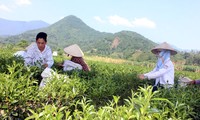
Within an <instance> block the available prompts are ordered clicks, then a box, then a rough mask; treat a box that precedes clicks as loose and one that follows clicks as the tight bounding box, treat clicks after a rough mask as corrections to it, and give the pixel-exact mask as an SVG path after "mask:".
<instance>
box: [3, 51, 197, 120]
mask: <svg viewBox="0 0 200 120" xmlns="http://www.w3.org/2000/svg"><path fill="white" fill-rule="evenodd" d="M12 54H13V51H12V49H11V48H7V49H5V48H4V49H0V64H1V69H0V86H1V87H0V118H1V119H18V120H20V119H21V120H22V119H26V120H29V119H36V120H43V119H45V120H62V119H63V120H65V119H69V120H70V119H79V120H80V119H84V120H86V119H87V120H90V119H94V120H95V119H96V120H104V119H105V120H108V119H109V120H110V119H111V120H118V119H120V120H125V119H130V120H156V119H157V120H162V119H163V120H166V119H169V120H170V119H171V120H178V119H180V120H185V119H200V113H199V110H200V104H199V103H200V89H199V87H198V86H188V87H185V88H180V87H179V86H178V85H176V86H175V87H174V88H172V89H170V90H165V89H160V90H159V91H157V92H154V93H152V92H151V90H152V87H151V86H150V85H151V84H153V81H148V80H144V81H141V80H139V79H138V78H137V75H138V74H139V73H144V72H147V71H149V70H151V69H152V68H149V67H144V66H143V67H141V66H140V65H131V64H130V63H121V64H117V63H106V62H103V61H101V62H100V61H93V60H88V61H87V62H88V64H89V66H90V67H91V71H90V72H87V73H86V72H81V71H72V72H63V71H62V69H60V68H58V67H57V66H56V64H57V63H58V62H60V61H61V60H62V59H63V58H62V57H61V58H60V57H56V58H55V65H54V66H53V68H52V69H54V71H56V74H55V75H54V76H53V77H52V78H51V81H50V82H49V83H48V84H47V85H46V87H45V88H43V89H39V87H38V85H37V76H38V74H40V73H41V71H42V70H41V69H39V68H36V67H25V66H24V65H23V60H22V59H21V58H20V57H14V56H13V55H12ZM175 76H176V81H177V79H178V78H179V76H189V77H191V78H193V79H197V78H200V75H198V74H197V73H194V72H188V71H176V75H175Z"/></svg>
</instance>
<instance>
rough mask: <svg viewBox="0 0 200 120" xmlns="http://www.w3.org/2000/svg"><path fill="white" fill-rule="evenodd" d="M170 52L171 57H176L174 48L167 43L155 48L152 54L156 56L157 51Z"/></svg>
mask: <svg viewBox="0 0 200 120" xmlns="http://www.w3.org/2000/svg"><path fill="white" fill-rule="evenodd" d="M163 49H164V50H170V51H171V55H175V54H177V51H176V50H175V49H174V48H172V47H171V46H170V45H169V44H168V43H166V42H163V43H161V44H159V45H158V46H156V47H155V48H153V49H152V50H151V52H152V53H154V54H156V51H157V50H163Z"/></svg>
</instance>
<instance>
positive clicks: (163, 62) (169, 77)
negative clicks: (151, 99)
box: [138, 42, 177, 91]
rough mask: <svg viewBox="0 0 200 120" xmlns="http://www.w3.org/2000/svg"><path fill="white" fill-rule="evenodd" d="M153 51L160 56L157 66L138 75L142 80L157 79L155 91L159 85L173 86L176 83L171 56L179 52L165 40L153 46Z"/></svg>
mask: <svg viewBox="0 0 200 120" xmlns="http://www.w3.org/2000/svg"><path fill="white" fill-rule="evenodd" d="M151 52H152V53H153V54H155V55H156V57H157V58H158V60H157V64H156V67H155V68H154V69H153V70H152V71H151V72H148V73H145V74H140V75H139V76H138V77H139V78H140V79H142V80H143V79H146V78H147V79H149V80H151V79H155V80H156V81H155V84H154V87H153V91H155V90H157V87H162V88H163V87H164V88H170V87H172V86H173V85H174V65H173V63H172V61H171V59H170V56H171V55H175V54H177V51H176V50H174V48H172V47H171V46H170V45H169V44H168V43H166V42H164V43H162V44H159V45H158V46H156V47H155V48H153V49H152V50H151Z"/></svg>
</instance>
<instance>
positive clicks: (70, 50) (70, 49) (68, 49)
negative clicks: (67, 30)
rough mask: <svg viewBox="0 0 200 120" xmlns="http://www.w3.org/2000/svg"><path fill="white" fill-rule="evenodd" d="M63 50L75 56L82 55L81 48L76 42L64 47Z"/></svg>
mask: <svg viewBox="0 0 200 120" xmlns="http://www.w3.org/2000/svg"><path fill="white" fill-rule="evenodd" d="M64 51H65V52H66V53H67V54H69V55H71V56H75V57H83V56H84V54H83V52H82V50H81V48H80V47H79V46H78V45H77V44H74V45H70V46H68V47H66V48H64Z"/></svg>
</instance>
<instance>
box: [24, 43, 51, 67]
mask: <svg viewBox="0 0 200 120" xmlns="http://www.w3.org/2000/svg"><path fill="white" fill-rule="evenodd" d="M53 63H54V60H53V56H52V51H51V48H50V47H49V46H47V45H45V49H44V50H43V51H42V52H41V51H40V50H39V49H38V47H37V45H34V46H32V47H31V48H29V49H28V50H27V53H26V57H25V65H30V66H38V67H41V66H42V65H43V64H48V68H51V66H52V65H53Z"/></svg>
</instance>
